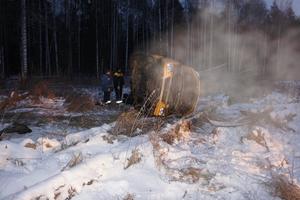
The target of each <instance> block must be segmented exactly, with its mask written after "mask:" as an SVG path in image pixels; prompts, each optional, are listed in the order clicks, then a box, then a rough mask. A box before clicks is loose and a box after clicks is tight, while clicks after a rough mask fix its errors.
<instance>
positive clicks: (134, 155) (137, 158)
mask: <svg viewBox="0 0 300 200" xmlns="http://www.w3.org/2000/svg"><path fill="white" fill-rule="evenodd" d="M141 160H142V154H141V153H140V152H139V150H138V149H134V150H132V152H131V156H130V158H128V159H127V164H126V166H125V167H124V169H128V168H129V167H130V166H132V165H135V164H137V163H139V162H141Z"/></svg>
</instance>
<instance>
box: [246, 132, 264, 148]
mask: <svg viewBox="0 0 300 200" xmlns="http://www.w3.org/2000/svg"><path fill="white" fill-rule="evenodd" d="M244 139H247V140H252V141H254V142H256V143H257V144H259V145H261V146H263V147H266V148H267V149H268V145H267V142H266V139H265V135H264V133H263V131H262V130H261V129H257V130H253V131H252V132H250V133H248V134H247V135H246V136H245V137H242V141H243V140H244Z"/></svg>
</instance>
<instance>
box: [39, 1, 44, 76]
mask: <svg viewBox="0 0 300 200" xmlns="http://www.w3.org/2000/svg"><path fill="white" fill-rule="evenodd" d="M41 1H42V0H39V15H38V16H39V19H40V20H39V61H40V66H39V67H40V70H39V72H40V75H43V39H42V3H41Z"/></svg>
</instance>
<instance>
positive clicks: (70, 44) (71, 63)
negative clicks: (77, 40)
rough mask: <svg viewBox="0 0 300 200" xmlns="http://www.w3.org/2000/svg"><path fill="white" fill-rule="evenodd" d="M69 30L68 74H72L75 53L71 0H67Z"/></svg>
mask: <svg viewBox="0 0 300 200" xmlns="http://www.w3.org/2000/svg"><path fill="white" fill-rule="evenodd" d="M67 31H68V74H69V75H71V74H72V65H73V55H72V54H73V53H72V34H71V0H67Z"/></svg>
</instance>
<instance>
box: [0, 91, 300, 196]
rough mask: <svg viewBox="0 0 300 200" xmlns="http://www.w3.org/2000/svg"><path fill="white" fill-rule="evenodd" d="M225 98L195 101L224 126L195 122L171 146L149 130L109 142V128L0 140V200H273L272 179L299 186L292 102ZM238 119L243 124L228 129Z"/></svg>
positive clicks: (299, 125) (298, 119)
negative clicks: (282, 178) (248, 115)
mask: <svg viewBox="0 0 300 200" xmlns="http://www.w3.org/2000/svg"><path fill="white" fill-rule="evenodd" d="M228 99H229V98H228V97H226V96H224V95H215V96H210V97H205V98H202V99H201V101H200V103H199V105H200V106H199V110H207V109H208V108H211V110H213V114H214V116H217V118H218V119H215V120H216V121H215V123H217V122H220V121H226V124H224V126H223V125H222V123H220V126H219V127H217V126H216V124H214V125H213V124H212V123H208V122H201V123H200V122H199V120H198V122H197V123H196V122H195V124H192V132H191V133H189V136H188V137H187V138H185V139H183V140H179V141H175V142H174V143H173V144H168V143H166V142H164V141H163V140H162V139H161V138H160V137H159V136H158V135H157V134H159V133H155V132H149V133H147V134H144V135H140V136H136V137H133V138H128V137H126V136H117V137H116V136H114V137H112V136H111V135H110V134H109V130H110V129H111V128H112V127H113V125H114V123H110V124H103V125H101V126H99V127H95V128H91V129H88V130H84V131H80V132H75V133H68V134H66V135H64V136H63V138H62V139H57V138H55V137H47V134H45V135H39V136H40V137H39V138H37V137H34V136H33V135H25V136H23V137H21V138H17V139H16V138H11V139H9V140H3V141H0V183H1V184H0V199H24V200H27V199H55V200H57V199H71V198H72V199H88V200H90V199H131V198H132V199H237V200H242V199H280V198H279V197H275V194H274V191H273V188H272V184H271V181H272V177H273V176H274V174H275V175H285V176H287V177H288V178H292V179H294V181H295V183H296V184H298V181H300V171H299V169H300V151H299V149H300V115H299V113H300V101H299V99H297V97H294V96H290V95H286V94H283V93H278V92H273V93H271V94H269V95H267V96H265V97H262V98H259V99H251V100H249V102H247V103H235V104H231V105H229V104H228ZM266 110H269V111H270V112H266V113H267V115H268V116H262V117H260V118H257V119H255V120H253V119H252V120H251V123H249V119H248V120H246V118H245V116H244V114H243V113H245V112H250V113H264V111H266ZM291 116H292V117H291ZM241 119H245V121H246V122H247V123H244V124H241V125H239V126H234V124H236V122H237V121H239V122H240V121H241ZM267 119H270V120H271V121H270V120H267ZM196 121H197V119H196ZM274 122H280V123H279V124H280V126H276V124H277V123H274ZM176 123H178V121H176V120H175V121H174V122H172V123H170V124H166V125H165V127H164V128H163V129H162V130H161V131H160V133H161V134H163V133H167V132H169V131H171V130H172V129H173V128H174V126H175V125H176ZM228 124H233V125H228ZM39 131H42V130H39ZM133 158H136V159H133ZM132 159H133V160H134V161H132ZM131 161H132V162H131Z"/></svg>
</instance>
